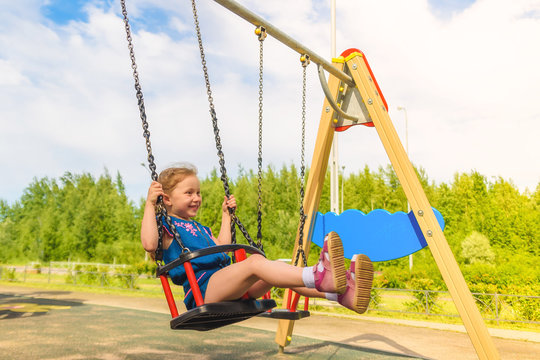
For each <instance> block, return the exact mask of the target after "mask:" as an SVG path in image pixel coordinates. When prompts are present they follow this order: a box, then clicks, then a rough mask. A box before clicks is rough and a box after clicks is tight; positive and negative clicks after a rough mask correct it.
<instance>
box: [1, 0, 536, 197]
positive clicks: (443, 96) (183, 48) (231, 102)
mask: <svg viewBox="0 0 540 360" xmlns="http://www.w3.org/2000/svg"><path fill="white" fill-rule="evenodd" d="M238 2H239V3H240V4H242V5H243V6H245V7H247V8H248V9H250V10H251V11H253V12H255V13H256V14H258V15H259V16H261V17H263V18H265V19H266V20H267V21H269V22H270V23H272V24H273V25H274V26H277V27H278V28H279V29H281V31H283V32H284V33H286V34H288V35H289V36H291V37H292V38H294V39H296V40H297V41H299V42H301V43H302V44H304V45H305V46H307V47H308V48H309V49H311V50H312V51H314V52H315V53H317V54H319V55H320V56H322V57H324V58H326V59H328V60H329V61H330V60H331V57H332V53H331V43H332V41H331V31H330V30H331V25H330V23H331V11H330V0H324V1H323V0H297V1H294V2H293V1H290V0H273V1H255V0H239V1H238ZM119 3H120V2H119V1H110V0H76V1H75V0H20V1H10V0H0V9H1V10H0V11H1V12H0V121H1V126H2V129H1V131H0V144H1V147H2V151H1V154H0V168H1V169H2V176H1V177H0V199H3V200H5V201H7V202H8V203H13V202H15V201H17V200H18V199H20V197H21V196H22V194H23V192H24V189H25V188H26V187H27V186H28V185H29V184H30V183H31V182H32V181H33V179H35V178H37V179H40V178H43V177H48V178H59V177H61V176H62V175H63V174H65V173H66V172H71V173H75V174H80V173H83V172H88V173H91V174H93V175H94V176H95V177H99V176H100V175H101V174H104V173H105V171H108V172H109V173H110V174H111V175H112V176H115V175H116V173H118V172H119V173H120V174H121V175H122V177H123V180H124V183H125V186H126V192H127V194H128V196H129V197H130V198H131V199H133V200H134V201H137V202H138V201H139V199H141V198H142V197H145V196H146V192H147V188H148V185H149V183H150V175H149V171H148V170H147V169H146V168H145V166H143V165H142V164H145V162H146V145H145V142H144V138H143V136H142V127H141V120H140V117H139V112H138V107H137V102H136V98H135V90H134V86H133V74H132V69H131V61H130V58H129V53H128V48H127V41H126V34H125V30H124V25H123V22H122V17H121V12H120V4H119ZM126 3H127V10H128V13H129V17H130V24H131V26H132V31H133V43H134V50H135V56H136V60H137V65H138V71H139V76H140V82H141V86H142V91H143V93H144V98H145V105H146V113H147V117H148V123H149V130H150V133H151V137H150V139H151V143H152V149H153V154H154V156H155V159H156V164H157V166H158V170H159V169H162V168H164V167H166V166H167V165H169V164H171V163H174V162H177V161H189V162H192V163H194V164H195V165H197V167H198V168H199V173H200V175H201V176H203V177H205V176H206V175H208V174H209V172H210V171H212V169H214V168H218V166H219V164H218V157H217V155H216V148H215V144H214V134H213V131H212V127H211V120H210V117H209V115H208V114H209V112H208V100H207V95H206V89H205V83H204V78H203V75H202V67H201V60H200V56H199V48H198V44H197V41H196V37H195V30H194V25H193V15H192V9H191V3H190V2H189V1H180V0H179V1H169V0H167V1H166V0H126ZM197 9H198V12H199V22H200V27H201V31H202V36H203V44H204V49H205V53H206V60H207V67H208V71H209V77H210V83H211V86H212V92H213V99H214V103H215V108H216V112H217V115H218V119H219V124H220V136H221V142H222V145H223V151H224V153H225V161H226V165H227V169H228V174H229V176H231V177H233V178H234V177H235V176H236V175H238V173H239V171H241V169H244V170H249V169H254V170H255V171H256V166H257V138H258V134H257V121H258V97H259V94H258V67H259V60H258V56H259V41H258V40H257V37H256V36H255V35H254V32H253V30H254V27H253V25H251V24H249V23H247V22H246V21H244V20H243V19H241V18H239V17H238V16H236V15H235V14H233V13H231V12H230V11H228V10H227V9H225V8H224V7H222V6H221V5H219V4H217V3H215V2H214V1H211V0H199V1H197ZM336 28H337V32H336V48H337V53H338V55H339V54H340V53H341V52H343V51H344V50H346V49H349V48H358V49H360V50H362V51H363V52H364V53H365V54H366V57H367V59H368V60H369V63H370V65H371V68H372V70H373V72H374V74H375V77H376V78H377V80H378V83H379V85H380V87H381V90H382V92H383V94H384V96H385V98H386V100H387V102H388V105H389V115H390V117H391V119H392V122H393V123H394V126H395V127H396V129H397V131H398V133H399V135H400V137H401V139H402V142H403V143H404V144H405V143H408V151H409V156H410V159H411V161H412V162H413V163H414V164H415V165H416V166H420V167H422V168H424V169H425V171H426V173H427V175H428V176H429V179H430V180H432V181H434V182H435V183H437V184H440V183H442V182H445V183H451V182H452V181H453V178H454V175H455V174H456V173H463V172H466V173H469V172H471V171H478V172H479V173H480V174H482V175H484V176H486V178H487V179H488V181H491V182H493V181H496V180H497V179H498V178H499V177H502V178H503V179H505V180H507V181H512V182H513V183H514V184H515V185H516V187H517V188H518V189H519V190H520V191H522V192H523V191H526V189H529V190H530V191H534V190H535V189H536V187H537V185H538V184H539V183H540V167H539V154H540V141H539V135H540V102H539V101H538V95H540V67H539V66H538V59H540V47H539V46H538V45H537V44H538V41H539V38H540V0H515V1H507V0H476V1H473V0H453V1H436V0H408V1H402V0H376V1H375V0H354V1H353V0H349V1H345V0H337V13H336ZM264 55H265V57H264V71H265V73H264V111H263V113H264V122H265V123H264V128H263V137H264V144H263V156H264V166H265V167H266V166H268V165H272V166H274V167H275V168H280V167H281V166H283V165H290V164H296V165H299V163H300V145H301V96H302V94H301V88H302V78H301V75H302V69H301V65H300V61H299V55H298V54H297V53H295V52H294V51H292V50H291V49H289V48H288V47H286V46H285V45H283V44H281V43H279V42H278V41H276V40H275V39H272V38H271V37H269V38H267V40H265V42H264ZM307 76H308V78H307V99H306V101H307V113H306V162H307V165H308V166H309V164H310V162H311V156H312V153H313V147H314V142H315V136H316V132H317V127H318V122H319V119H320V115H321V111H322V104H323V97H324V95H323V92H322V90H321V86H320V83H319V79H318V77H317V72H316V66H315V65H314V64H311V65H310V66H309V67H308V70H307ZM398 107H403V108H405V109H406V111H403V110H401V111H400V110H398V109H397V108H398ZM405 115H406V116H405ZM406 118H407V121H405V119H406ZM406 123H407V125H408V126H407V128H406V126H405V124H406ZM406 134H408V137H407V136H406ZM406 140H408V141H406ZM338 143H339V161H340V168H342V169H343V170H344V173H345V176H347V175H349V174H351V173H357V172H359V171H361V170H362V169H363V168H364V167H365V166H366V165H367V166H369V167H370V168H371V169H372V170H376V169H377V168H378V167H379V166H386V165H387V164H389V160H388V157H387V155H386V153H385V152H384V148H383V146H382V144H381V142H380V140H379V139H378V136H377V134H376V131H375V130H374V129H373V128H366V127H363V126H358V127H353V128H351V129H349V130H348V131H346V132H344V133H340V134H339V136H338Z"/></svg>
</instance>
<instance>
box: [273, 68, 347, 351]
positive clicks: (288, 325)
mask: <svg viewBox="0 0 540 360" xmlns="http://www.w3.org/2000/svg"><path fill="white" fill-rule="evenodd" d="M333 65H334V66H335V67H336V68H338V69H339V70H342V69H343V67H344V63H336V64H333ZM339 83H340V81H339V79H338V78H336V77H334V76H333V75H330V76H329V79H328V88H329V89H330V91H331V93H332V94H333V95H334V98H337V95H338V92H339ZM333 113H334V112H333V110H332V108H331V107H330V104H329V103H328V100H326V99H325V100H324V105H323V110H322V114H321V120H320V122H319V130H318V132H317V139H316V141H315V149H314V152H313V159H312V160H311V167H310V170H309V177H308V181H307V184H306V193H305V197H304V211H305V213H306V216H307V218H306V223H305V225H304V237H305V238H304V241H303V243H304V246H303V248H304V252H305V253H306V256H308V255H309V248H310V245H311V236H312V234H313V225H314V221H315V215H316V214H317V210H318V209H319V201H320V199H321V194H322V189H323V184H324V178H325V176H326V170H327V167H328V157H329V156H330V148H331V147H332V140H333V139H334V128H333V127H332V120H333V119H332V115H333ZM298 230H300V229H298ZM299 234H300V231H298V232H297V234H296V241H295V245H294V250H293V257H292V258H293V261H294V258H295V256H296V251H297V248H298V239H299ZM298 266H303V264H302V263H301V261H299V263H298ZM288 291H290V290H288V289H287V290H286V292H285V294H284V299H286V298H287V296H288ZM286 305H287V304H286V302H285V301H284V302H283V307H284V308H285V307H286ZM293 328H294V320H280V321H279V325H278V329H277V332H276V338H275V341H276V343H277V344H278V345H279V346H280V349H282V348H283V347H285V346H287V345H289V343H290V336H291V335H292V332H293Z"/></svg>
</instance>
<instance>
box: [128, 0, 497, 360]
mask: <svg viewBox="0 0 540 360" xmlns="http://www.w3.org/2000/svg"><path fill="white" fill-rule="evenodd" d="M214 1H215V2H216V3H218V4H220V5H222V6H223V7H225V8H226V9H228V10H229V11H231V12H233V13H235V14H236V15H238V16H239V17H241V18H243V19H244V20H246V21H248V22H249V23H251V24H253V25H254V26H255V27H256V29H255V34H256V35H257V36H258V39H259V42H260V66H259V153H258V166H259V173H258V176H259V177H258V180H259V182H258V185H259V189H258V190H259V199H258V216H257V221H258V233H257V242H255V241H253V240H252V239H251V237H250V235H249V234H248V232H247V230H246V229H245V228H244V226H243V225H242V223H241V222H240V220H239V219H238V217H237V216H236V215H235V213H234V210H233V209H229V211H230V212H231V219H232V222H233V223H234V224H235V225H236V226H237V227H238V229H239V230H240V231H241V232H242V234H243V235H244V237H245V238H246V240H247V241H248V243H249V245H244V244H237V243H236V233H235V232H236V230H235V226H231V235H232V243H231V244H229V245H218V246H213V247H209V248H205V249H201V250H196V251H190V250H189V249H188V248H186V247H185V246H184V245H183V244H182V240H181V239H180V236H179V234H178V232H177V231H176V230H175V227H174V226H172V221H171V218H170V217H169V216H168V215H167V213H166V210H165V209H164V207H161V208H162V213H161V216H158V219H159V220H158V231H159V240H158V249H157V251H156V262H157V264H158V268H157V276H158V277H159V278H160V279H161V283H162V286H163V290H164V293H165V297H166V300H167V303H168V305H169V309H170V312H171V316H172V320H171V322H170V326H171V328H172V329H178V330H182V329H184V330H200V331H206V330H212V329H216V328H219V327H221V326H225V325H229V324H233V323H236V322H239V321H243V320H246V319H248V318H250V317H253V316H257V315H259V316H267V317H271V318H276V319H279V325H278V329H277V332H276V337H275V341H276V343H277V344H278V346H279V349H280V351H283V349H284V347H285V346H287V345H289V344H290V342H291V340H292V333H293V329H294V323H295V320H299V319H301V318H303V317H306V316H309V311H308V299H305V301H304V310H300V311H299V310H297V305H298V302H299V295H298V294H296V293H294V292H293V291H292V290H290V289H286V292H285V298H287V301H284V302H283V305H282V309H279V310H275V309H274V308H275V307H276V302H275V301H274V300H272V299H270V296H269V294H266V295H265V296H264V297H263V299H260V300H257V299H249V298H248V296H247V294H246V295H244V297H243V298H242V299H240V300H237V301H225V302H219V303H210V304H204V300H203V298H202V296H201V292H200V290H199V288H198V285H197V282H196V279H195V276H194V272H193V268H192V267H191V264H190V260H192V259H195V258H198V257H201V256H206V255H209V254H214V253H220V252H232V253H233V260H234V261H242V260H244V259H245V258H246V254H261V255H263V256H264V251H263V246H262V233H261V214H262V211H261V204H262V201H261V179H262V175H261V174H262V97H263V96H262V95H263V80H262V79H263V41H264V39H265V38H266V36H267V35H270V36H272V37H273V38H275V39H276V40H278V41H280V42H281V43H283V44H284V45H286V46H288V47H290V48H291V49H293V50H294V51H296V52H298V53H299V54H300V55H301V56H300V60H301V64H302V68H303V89H302V99H303V100H302V149H301V154H302V155H301V161H302V164H301V180H302V181H301V184H302V185H301V189H300V198H301V202H300V224H299V226H298V231H297V235H296V239H295V246H294V250H293V259H294V265H295V266H302V267H305V266H307V263H306V258H307V255H308V254H309V249H310V244H311V242H314V243H315V244H317V245H319V246H322V242H323V239H324V234H326V233H328V232H330V231H335V232H337V233H338V234H339V235H340V238H341V239H342V241H343V246H344V252H345V257H348V258H350V257H351V256H352V254H354V253H363V254H366V255H368V256H369V257H370V259H371V260H372V261H388V260H392V259H396V258H400V257H403V256H407V255H409V254H412V253H414V252H416V251H418V250H420V249H422V248H424V247H426V246H427V247H428V248H429V249H430V251H431V253H432V255H433V257H434V260H435V262H436V264H437V266H438V268H439V271H440V272H441V275H442V277H443V279H444V281H445V283H446V285H447V287H448V290H449V292H450V294H451V296H452V299H453V300H454V303H455V305H456V308H457V310H458V312H459V315H460V317H461V319H462V321H463V324H464V326H465V329H466V330H467V333H468V335H469V338H470V339H471V342H472V344H473V346H474V348H475V350H476V352H477V355H478V357H479V358H480V359H499V358H500V356H499V353H498V351H497V349H496V347H495V345H494V343H493V340H492V338H491V337H490V335H489V333H488V331H487V328H486V326H485V324H484V322H483V320H482V317H481V315H480V312H479V311H478V308H477V307H476V304H475V301H474V299H473V297H472V295H471V292H470V290H469V288H468V286H467V284H466V282H465V279H464V277H463V275H462V273H461V271H460V269H459V266H458V264H457V262H456V260H455V258H454V255H453V254H452V251H451V249H450V247H449V245H448V242H447V241H446V238H445V236H444V234H443V228H444V221H443V219H442V216H441V214H440V213H439V212H438V211H437V210H435V209H433V208H432V207H431V205H430V203H429V201H428V199H427V197H426V195H425V193H424V191H423V189H422V186H421V184H420V181H419V179H418V177H417V175H416V173H415V171H414V168H413V166H412V164H411V162H410V160H409V158H408V156H407V153H406V151H405V149H404V148H403V145H402V144H401V142H400V140H399V137H398V135H397V132H396V130H395V128H394V126H393V125H392V122H391V119H390V117H389V114H388V105H387V103H386V100H385V98H384V96H383V94H382V91H381V89H380V87H379V85H378V83H377V81H376V79H375V76H374V74H373V72H372V70H371V68H370V66H369V64H368V62H367V59H366V57H365V55H364V54H363V53H362V52H361V51H360V50H357V49H348V50H346V51H344V52H343V53H342V54H341V56H340V57H338V58H335V59H332V63H329V62H327V61H326V60H325V59H324V58H322V57H320V56H318V55H317V54H316V53H314V52H313V51H311V50H309V49H308V48H306V47H305V46H303V45H302V44H300V43H299V42H297V41H296V40H294V39H292V38H291V37H289V36H288V35H286V34H285V33H283V32H282V31H281V30H279V29H278V28H276V27H274V26H273V25H272V24H270V23H268V22H267V21H266V20H264V19H263V18H261V17H259V16H258V15H256V14H254V13H253V12H251V11H250V10H248V9H246V8H245V7H243V6H242V5H240V4H238V3H236V2H235V1H232V0H214ZM120 3H121V6H122V14H123V17H124V25H125V30H126V37H127V41H128V49H129V52H130V58H131V61H132V69H133V76H134V79H135V90H136V97H137V101H138V107H139V112H140V118H141V121H142V127H143V136H144V138H145V140H146V148H147V151H148V163H149V169H150V171H151V177H152V179H153V180H157V177H158V175H157V173H156V165H155V163H154V156H153V154H152V148H151V143H150V132H149V130H148V122H147V119H146V110H145V106H144V98H143V94H142V89H141V86H140V84H139V75H138V71H137V65H136V63H135V55H134V50H133V43H132V37H131V30H130V25H129V21H128V16H127V10H126V5H125V0H120ZM192 8H193V16H194V22H195V29H196V32H197V38H198V42H199V49H200V55H201V62H202V67H203V72H204V78H205V82H206V89H207V94H208V101H209V108H210V115H211V118H212V125H213V130H214V134H215V142H216V149H217V154H218V158H219V164H220V171H221V180H222V182H223V187H224V191H225V195H226V196H229V195H230V192H229V185H228V178H227V173H226V168H225V160H224V154H223V151H222V146H221V141H220V136H219V127H218V121H217V116H216V111H215V108H214V104H213V100H212V92H211V87H210V82H209V77H208V72H207V68H206V61H205V54H204V48H203V43H202V38H201V31H200V28H199V22H198V16H197V10H196V4H195V0H192ZM310 62H313V63H315V64H317V67H318V73H319V78H320V82H321V87H322V89H323V92H324V94H325V99H324V103H323V107H322V113H321V118H320V122H319V128H318V132H317V137H316V142H315V148H314V153H313V157H312V161H311V168H310V172H309V177H308V179H307V183H306V188H305V191H304V187H303V183H304V181H303V178H304V169H305V165H304V142H305V139H304V137H305V97H306V67H307V66H308V64H309V63H310ZM324 70H326V71H327V72H329V77H328V80H327V79H326V76H325V73H324ZM355 125H365V126H368V127H374V128H375V129H376V131H377V133H378V135H379V138H380V140H381V142H382V144H383V146H384V149H385V151H386V153H387V155H388V157H389V159H390V162H391V164H392V166H393V168H394V171H395V172H396V175H397V177H398V179H399V182H400V184H401V186H402V188H403V190H404V192H405V195H406V197H407V200H408V201H409V203H410V206H411V211H410V212H409V213H408V214H405V213H403V212H397V213H395V214H390V213H389V212H387V211H386V210H374V211H371V212H370V213H369V214H363V213H362V212H360V211H358V210H355V209H350V210H346V211H345V212H343V213H342V214H340V215H336V214H334V213H328V214H321V213H318V206H319V201H320V197H321V194H322V189H323V183H324V179H325V175H326V171H327V167H328V160H329V155H330V149H331V145H332V141H333V137H334V133H335V132H336V131H345V130H347V129H349V128H350V127H352V126H355ZM162 218H163V219H165V221H166V223H167V225H168V227H169V228H170V229H171V231H172V233H173V234H172V235H173V237H174V241H176V242H178V244H179V245H180V247H181V249H182V254H181V256H180V257H179V258H178V259H176V260H174V261H172V262H170V263H168V264H164V263H163V261H162V251H163V249H162V231H163V229H162V223H161V219H162ZM234 224H233V225H234ZM373 229H375V230H373ZM357 234H362V241H359V240H358V235H357ZM300 259H302V261H301V262H300ZM176 266H184V268H185V270H186V274H187V276H188V280H189V283H190V287H191V290H192V291H193V295H194V298H195V301H196V304H197V307H195V308H194V309H191V310H189V311H186V312H184V313H183V314H179V313H178V310H177V307H176V304H175V300H174V297H173V295H172V292H171V289H170V284H169V280H168V277H167V274H168V271H170V270H171V269H173V268H174V267H176ZM293 293H294V294H293Z"/></svg>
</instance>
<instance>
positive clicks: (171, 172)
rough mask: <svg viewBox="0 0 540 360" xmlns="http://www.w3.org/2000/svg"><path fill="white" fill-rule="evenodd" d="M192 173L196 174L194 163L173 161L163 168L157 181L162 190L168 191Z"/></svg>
mask: <svg viewBox="0 0 540 360" xmlns="http://www.w3.org/2000/svg"><path fill="white" fill-rule="evenodd" d="M192 175H195V176H196V175H197V167H196V166H195V165H193V164H191V163H187V162H182V163H175V164H173V165H170V166H169V167H168V168H166V169H165V170H163V171H162V172H161V173H160V174H159V176H158V180H157V181H158V182H159V183H160V184H161V186H163V191H164V192H166V193H170V192H171V191H172V189H174V187H175V186H176V185H177V184H178V183H179V182H181V181H183V180H184V179H185V178H187V177H188V176H192Z"/></svg>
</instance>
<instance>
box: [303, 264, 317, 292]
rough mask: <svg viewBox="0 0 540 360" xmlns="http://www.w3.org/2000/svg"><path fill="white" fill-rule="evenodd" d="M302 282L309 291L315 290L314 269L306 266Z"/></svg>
mask: <svg viewBox="0 0 540 360" xmlns="http://www.w3.org/2000/svg"><path fill="white" fill-rule="evenodd" d="M302 281H304V286H305V287H307V288H308V289H315V274H314V273H313V267H311V266H306V267H305V268H303V269H302Z"/></svg>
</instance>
